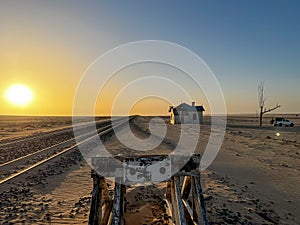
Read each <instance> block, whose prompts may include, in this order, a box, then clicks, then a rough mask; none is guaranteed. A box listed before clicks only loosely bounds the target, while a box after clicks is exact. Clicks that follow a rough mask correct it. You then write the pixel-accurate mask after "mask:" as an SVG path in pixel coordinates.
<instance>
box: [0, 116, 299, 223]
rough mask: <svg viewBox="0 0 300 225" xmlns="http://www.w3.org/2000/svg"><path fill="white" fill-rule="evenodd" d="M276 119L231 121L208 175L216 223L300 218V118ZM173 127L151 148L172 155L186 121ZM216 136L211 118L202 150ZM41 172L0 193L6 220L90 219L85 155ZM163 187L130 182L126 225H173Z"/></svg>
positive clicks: (137, 127) (138, 123) (115, 146)
mask: <svg viewBox="0 0 300 225" xmlns="http://www.w3.org/2000/svg"><path fill="white" fill-rule="evenodd" d="M269 119H270V118H266V119H265V121H264V122H265V123H264V126H263V127H261V128H259V127H258V126H257V124H258V122H257V119H256V118H255V117H245V116H244V117H237V116H235V117H229V118H228V126H227V130H226V135H225V139H224V142H223V145H222V147H221V149H220V152H219V154H218V156H217V158H216V159H215V161H214V162H213V164H212V165H211V166H210V167H209V168H208V169H207V170H206V171H203V172H202V173H201V175H202V186H203V191H204V194H205V202H206V205H207V212H208V216H209V221H210V224H299V223H300V217H299V210H298V209H299V207H300V176H299V175H300V172H299V169H300V168H299V167H300V164H299V154H300V148H299V146H300V141H299V140H300V139H299V134H300V127H298V126H297V125H298V124H300V119H298V118H296V117H295V118H293V119H292V120H293V121H294V122H295V124H296V126H295V127H293V128H290V127H281V128H279V127H272V126H271V125H270V124H268V120H269ZM148 122H149V118H147V117H140V118H137V119H136V120H135V121H134V124H133V126H132V130H133V131H134V132H135V134H136V136H137V137H139V138H147V137H148V135H147V134H146V133H145V132H144V131H146V132H147V131H148ZM167 127H168V131H167V136H166V138H165V140H164V142H163V143H162V144H161V145H160V146H159V147H157V148H155V149H154V150H153V151H152V153H154V154H156V153H161V152H165V153H168V152H170V149H172V148H174V147H175V146H176V142H177V140H178V137H179V136H180V126H179V125H175V126H174V125H167ZM190 129H191V131H192V130H193V127H192V126H191V127H190ZM276 133H279V134H280V136H277V135H276ZM209 135H210V125H209V118H207V119H206V120H205V121H204V124H203V125H202V126H201V137H200V140H199V143H198V147H197V151H200V152H201V151H203V150H204V149H205V146H206V143H207V140H208V137H209ZM105 145H106V146H107V148H108V149H110V151H111V152H112V153H118V152H122V153H124V152H125V150H126V148H125V147H124V146H123V145H122V144H121V143H120V142H119V141H118V140H117V139H116V137H111V138H109V139H108V140H107V141H106V142H105ZM127 153H128V154H130V155H135V154H140V153H137V152H136V151H129V152H128V151H127ZM39 174H40V176H36V177H33V178H32V177H31V178H30V179H25V180H26V182H25V184H24V183H17V182H16V183H14V184H11V189H10V190H8V191H4V192H3V191H2V190H1V192H2V193H1V201H0V208H1V210H0V221H1V222H0V223H1V224H13V223H23V224H86V223H87V219H88V210H89V204H90V198H91V190H92V179H91V178H90V167H89V166H88V165H87V164H86V163H84V161H82V159H81V158H80V155H78V154H77V155H75V154H74V155H73V156H72V157H70V159H66V160H65V161H63V160H62V161H60V162H56V164H55V167H54V168H53V167H52V168H44V169H43V170H42V171H39ZM164 192H165V183H164V182H161V183H156V184H151V185H147V186H143V185H140V184H139V185H133V186H130V187H128V188H127V195H126V198H127V210H126V213H125V220H126V222H127V223H126V224H133V225H134V224H141V225H142V224H168V221H169V218H168V215H167V213H166V210H165V207H164V205H165V202H164V201H163V195H164Z"/></svg>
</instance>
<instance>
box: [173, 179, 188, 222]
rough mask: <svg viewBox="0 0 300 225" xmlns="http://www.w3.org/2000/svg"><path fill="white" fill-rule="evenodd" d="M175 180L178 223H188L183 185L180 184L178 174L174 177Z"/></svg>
mask: <svg viewBox="0 0 300 225" xmlns="http://www.w3.org/2000/svg"><path fill="white" fill-rule="evenodd" d="M173 181H174V192H175V202H176V205H175V206H176V208H175V213H176V219H177V221H176V225H177V224H178V225H186V224H187V223H186V219H185V213H184V206H183V202H182V199H181V186H180V179H179V177H178V176H175V177H173Z"/></svg>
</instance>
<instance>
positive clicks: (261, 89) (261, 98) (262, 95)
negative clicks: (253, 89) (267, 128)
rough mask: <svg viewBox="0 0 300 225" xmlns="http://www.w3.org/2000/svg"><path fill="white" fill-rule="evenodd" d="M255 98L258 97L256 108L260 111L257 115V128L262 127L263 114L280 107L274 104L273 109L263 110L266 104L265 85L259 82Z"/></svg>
mask: <svg viewBox="0 0 300 225" xmlns="http://www.w3.org/2000/svg"><path fill="white" fill-rule="evenodd" d="M257 94H258V95H257V97H258V106H259V109H260V113H259V126H262V118H263V115H264V114H265V113H268V112H271V111H274V110H275V109H277V108H279V107H281V105H278V104H276V106H274V107H273V108H269V109H266V108H265V109H264V107H265V103H266V97H265V83H264V82H263V81H261V82H260V84H259V85H258V92H257Z"/></svg>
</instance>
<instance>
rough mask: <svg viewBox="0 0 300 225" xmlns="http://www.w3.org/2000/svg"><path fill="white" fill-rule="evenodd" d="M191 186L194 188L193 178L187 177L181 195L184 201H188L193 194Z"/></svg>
mask: <svg viewBox="0 0 300 225" xmlns="http://www.w3.org/2000/svg"><path fill="white" fill-rule="evenodd" d="M191 186H192V183H191V177H190V176H185V177H184V181H183V185H182V191H181V195H182V198H183V199H188V197H189V195H190V192H191Z"/></svg>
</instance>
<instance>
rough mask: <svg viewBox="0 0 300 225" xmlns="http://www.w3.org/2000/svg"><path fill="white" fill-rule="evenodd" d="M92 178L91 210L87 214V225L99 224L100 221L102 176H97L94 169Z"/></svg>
mask: <svg viewBox="0 0 300 225" xmlns="http://www.w3.org/2000/svg"><path fill="white" fill-rule="evenodd" d="M91 175H92V178H93V192H92V201H91V210H90V215H89V222H88V224H89V225H99V224H100V221H101V216H102V215H101V214H102V209H101V199H102V181H103V179H104V178H103V177H102V176H99V175H98V174H97V173H96V172H95V171H94V170H92V174H91Z"/></svg>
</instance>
